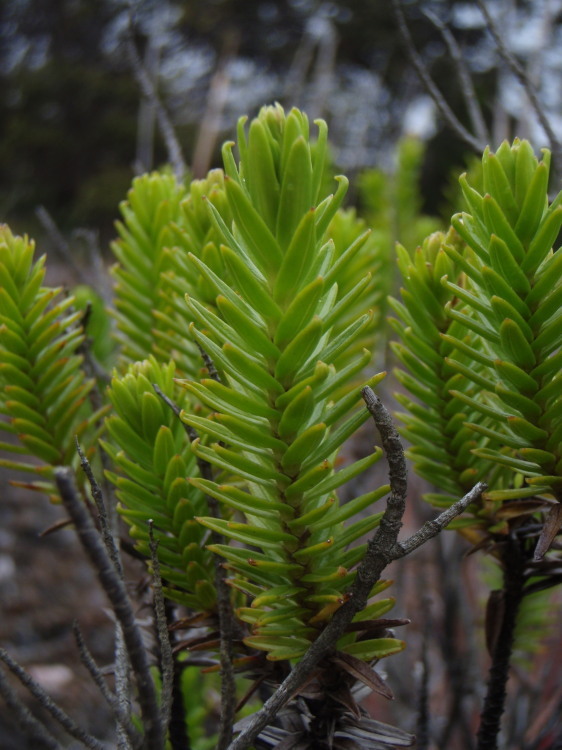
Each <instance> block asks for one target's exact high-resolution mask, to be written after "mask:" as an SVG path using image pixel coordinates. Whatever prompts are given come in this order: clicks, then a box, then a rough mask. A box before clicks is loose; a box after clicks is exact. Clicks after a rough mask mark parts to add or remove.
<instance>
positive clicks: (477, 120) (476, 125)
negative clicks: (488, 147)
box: [423, 9, 490, 143]
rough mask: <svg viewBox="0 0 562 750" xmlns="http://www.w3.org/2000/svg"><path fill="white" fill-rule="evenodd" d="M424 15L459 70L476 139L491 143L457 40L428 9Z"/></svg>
mask: <svg viewBox="0 0 562 750" xmlns="http://www.w3.org/2000/svg"><path fill="white" fill-rule="evenodd" d="M423 14H424V15H425V16H426V18H427V19H428V20H429V21H431V23H432V24H433V25H434V26H435V28H436V29H437V30H438V31H439V33H440V34H441V36H442V37H443V41H444V42H445V44H446V45H447V50H448V52H449V57H450V58H451V60H452V61H453V62H454V64H455V68H456V69H457V76H458V79H459V83H460V86H461V91H462V95H463V98H464V101H465V104H466V109H467V111H468V116H469V117H470V121H471V123H472V127H473V129H474V132H475V133H476V137H477V138H478V139H479V140H480V141H482V143H489V141H490V136H489V133H488V128H487V127H486V123H485V121H484V115H483V114H482V109H481V107H480V104H479V103H478V97H477V96H476V91H475V89H474V84H473V82H472V76H471V75H470V71H469V70H468V67H467V65H466V62H465V60H464V57H463V55H462V52H461V49H460V47H459V45H458V44H457V40H456V39H455V37H454V36H453V34H452V33H451V30H450V29H449V27H448V26H447V25H446V24H444V23H443V21H442V20H441V19H440V18H439V17H438V16H436V15H435V13H433V12H432V11H430V10H428V9H426V10H424V11H423Z"/></svg>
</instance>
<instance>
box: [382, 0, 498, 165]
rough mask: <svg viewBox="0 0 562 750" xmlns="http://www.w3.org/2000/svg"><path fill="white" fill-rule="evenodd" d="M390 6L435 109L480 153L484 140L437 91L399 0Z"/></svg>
mask: <svg viewBox="0 0 562 750" xmlns="http://www.w3.org/2000/svg"><path fill="white" fill-rule="evenodd" d="M392 6H393V9H394V14H395V16H396V21H397V23H398V29H399V31H400V34H401V36H402V39H403V40H404V44H405V45H406V49H407V51H408V55H409V56H410V60H411V61H412V65H413V66H414V68H415V69H416V72H417V74H418V76H419V78H420V81H421V82H422V83H423V85H424V86H425V89H426V91H427V93H428V94H429V96H430V97H431V98H432V99H433V101H434V102H435V105H436V107H437V109H438V110H439V111H440V112H441V115H442V117H443V119H444V120H445V121H446V122H447V123H448V125H449V127H450V128H451V129H452V130H453V131H454V132H455V133H456V134H457V135H458V137H459V138H461V139H462V140H463V141H464V142H465V143H467V144H468V145H469V146H470V148H472V149H473V151H475V152H476V153H478V154H481V153H482V151H483V150H484V149H485V147H486V142H485V141H482V140H481V139H480V138H476V137H475V136H473V135H472V133H469V132H468V130H467V129H466V128H465V127H464V125H463V124H462V122H461V121H460V120H459V119H458V117H457V116H456V115H455V113H454V112H453V110H452V109H451V108H450V107H449V105H448V104H447V102H446V101H445V98H444V97H443V95H442V93H441V92H440V91H439V89H438V88H437V86H436V85H435V83H434V81H433V79H432V78H431V76H430V74H429V71H428V69H427V66H426V64H425V63H424V61H423V60H422V58H421V56H420V55H419V53H418V52H417V50H416V48H415V46H414V41H413V39H412V35H411V34H410V30H409V29H408V25H407V24H406V19H405V18H404V11H403V10H402V5H401V3H400V0H392Z"/></svg>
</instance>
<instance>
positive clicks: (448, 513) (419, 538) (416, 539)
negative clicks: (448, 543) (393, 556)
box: [397, 482, 488, 557]
mask: <svg viewBox="0 0 562 750" xmlns="http://www.w3.org/2000/svg"><path fill="white" fill-rule="evenodd" d="M487 489H488V485H487V484H486V483H485V482H478V484H475V485H474V487H473V488H472V489H471V490H469V492H467V493H466V495H465V496H464V497H462V498H461V499H460V500H457V502H456V503H453V504H452V505H451V506H450V507H449V508H447V509H446V510H444V511H443V512H442V513H440V514H439V515H438V516H437V518H433V519H431V520H430V521H426V522H425V523H424V525H423V526H422V527H421V529H419V531H416V533H415V534H412V536H411V537H409V538H408V539H406V541H405V542H399V543H398V545H397V546H398V549H399V550H400V555H399V557H405V556H406V555H409V554H410V553H411V552H413V551H414V550H415V549H417V548H418V547H421V546H422V544H425V543H426V542H428V541H429V540H430V539H432V538H433V537H434V536H437V534H439V533H440V532H441V531H443V529H444V528H445V527H446V526H448V525H449V524H450V523H451V521H452V520H453V519H455V518H456V517H457V516H460V514H461V513H464V511H465V510H466V509H467V508H468V506H469V505H470V504H471V503H474V502H476V501H477V500H478V498H479V497H480V495H481V494H482V493H483V492H485V491H486V490H487Z"/></svg>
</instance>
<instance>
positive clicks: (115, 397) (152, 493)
mask: <svg viewBox="0 0 562 750" xmlns="http://www.w3.org/2000/svg"><path fill="white" fill-rule="evenodd" d="M173 378H174V365H173V363H170V364H168V365H160V364H158V362H157V361H156V359H155V358H154V357H151V358H150V359H149V360H145V361H144V362H138V363H135V364H132V365H130V366H129V368H128V370H127V372H126V373H125V375H123V376H122V377H117V376H115V377H114V378H113V379H112V382H111V386H110V387H109V390H108V395H109V399H110V402H111V404H112V406H113V412H114V413H113V414H112V416H110V417H109V418H108V419H107V420H106V424H107V431H108V433H109V436H110V438H111V441H104V442H103V443H102V445H103V447H104V449H105V451H106V452H107V453H108V454H109V455H110V456H111V458H112V460H113V463H114V465H115V466H116V467H117V468H118V469H119V472H120V473H119V474H117V473H114V472H108V478H109V479H110V480H111V481H112V482H113V484H114V485H115V487H116V489H117V497H118V499H119V500H120V503H121V507H120V512H121V515H122V516H123V517H124V518H125V520H126V521H127V523H128V524H129V527H130V528H129V533H130V535H131V537H132V538H133V539H134V540H135V545H136V547H137V549H138V551H139V552H140V553H141V554H142V555H143V556H144V557H145V558H147V559H149V558H150V542H149V521H151V522H152V523H153V524H154V532H153V533H154V538H155V540H156V541H157V542H158V558H159V560H160V565H161V575H162V578H163V580H164V581H165V582H166V584H167V586H166V588H165V593H166V596H167V597H168V598H169V599H171V600H172V601H176V602H179V603H180V604H184V605H185V606H187V607H189V608H190V609H192V610H195V611H198V612H205V611H207V612H208V611H212V610H214V607H215V602H216V593H215V589H214V584H213V565H212V563H211V554H210V552H208V551H206V550H205V549H204V547H203V537H204V535H205V530H204V529H203V528H202V527H201V526H200V525H199V524H198V523H197V521H196V520H195V516H197V515H199V514H201V513H204V512H205V511H206V503H205V498H204V496H203V494H202V492H201V491H200V490H198V489H197V488H196V487H194V486H193V485H191V486H190V485H189V483H188V481H187V479H186V477H196V476H197V474H198V470H197V465H196V459H195V456H194V455H193V453H192V452H191V447H190V444H189V441H188V440H187V436H186V434H185V432H184V429H183V426H182V424H181V422H180V421H179V420H178V419H177V417H176V416H175V415H174V413H173V412H172V411H171V409H169V408H168V406H167V405H166V404H164V402H163V401H162V399H160V398H159V397H158V396H157V395H156V393H155V392H154V385H157V386H158V387H159V388H160V390H161V392H162V393H163V394H164V395H165V396H167V397H168V398H178V396H179V398H178V400H179V403H180V405H182V406H187V404H186V403H185V402H186V399H185V397H183V399H182V398H181V393H180V394H177V393H176V392H175V391H177V388H175V387H174V381H173ZM184 393H185V392H184ZM115 446H118V447H115Z"/></svg>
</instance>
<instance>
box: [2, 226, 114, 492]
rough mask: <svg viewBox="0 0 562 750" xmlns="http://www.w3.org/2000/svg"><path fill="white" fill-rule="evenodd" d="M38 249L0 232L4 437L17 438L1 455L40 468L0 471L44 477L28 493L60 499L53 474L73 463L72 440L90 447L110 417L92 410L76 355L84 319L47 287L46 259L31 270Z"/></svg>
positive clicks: (12, 464)
mask: <svg viewBox="0 0 562 750" xmlns="http://www.w3.org/2000/svg"><path fill="white" fill-rule="evenodd" d="M34 249H35V247H34V243H33V242H32V241H30V240H29V239H28V238H27V237H14V236H13V235H12V233H11V232H10V230H9V229H8V227H6V226H2V227H0V279H1V283H0V384H1V386H2V389H1V391H0V413H1V414H2V415H3V418H2V421H0V431H2V432H4V433H8V434H10V435H12V436H13V438H15V440H14V441H9V442H8V441H5V442H1V443H0V449H1V450H3V451H7V452H10V453H16V454H19V455H20V456H35V457H36V458H38V459H39V460H40V461H41V462H42V463H41V464H39V465H37V464H32V463H28V462H26V461H14V460H9V459H0V466H5V467H8V468H12V469H16V470H20V471H25V472H30V473H33V474H36V475H39V477H40V478H41V479H40V480H38V481H34V482H32V483H30V484H25V485H23V486H26V487H30V488H32V489H35V490H39V491H41V492H46V493H47V494H49V495H50V496H51V497H52V498H53V499H56V498H57V497H58V494H57V491H56V488H55V485H54V483H53V481H52V478H53V467H54V466H64V465H72V464H74V463H75V462H76V458H77V456H76V447H75V443H74V437H75V436H76V437H78V438H79V439H80V440H82V441H84V440H85V441H86V446H85V447H86V448H87V447H88V446H90V445H91V444H92V442H93V441H94V439H95V432H96V429H95V424H96V423H97V422H98V420H99V419H100V417H101V415H102V413H103V412H104V411H105V409H102V410H101V411H99V412H98V413H93V412H92V408H91V406H90V404H89V402H88V393H89V391H90V390H91V388H92V386H93V380H89V379H86V377H85V376H84V373H83V371H82V369H81V366H82V361H83V356H82V355H81V354H79V353H77V351H78V349H79V347H80V344H81V343H82V342H83V340H84V332H83V330H82V326H81V323H80V319H81V316H82V313H81V312H80V311H76V310H74V309H73V307H72V304H73V298H72V297H65V296H63V295H62V289H61V288H60V287H59V288H50V287H44V286H42V283H43V279H44V276H45V269H44V263H45V256H43V257H41V258H40V259H39V260H38V261H36V262H35V263H34V262H33V254H34ZM18 484H21V483H18Z"/></svg>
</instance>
